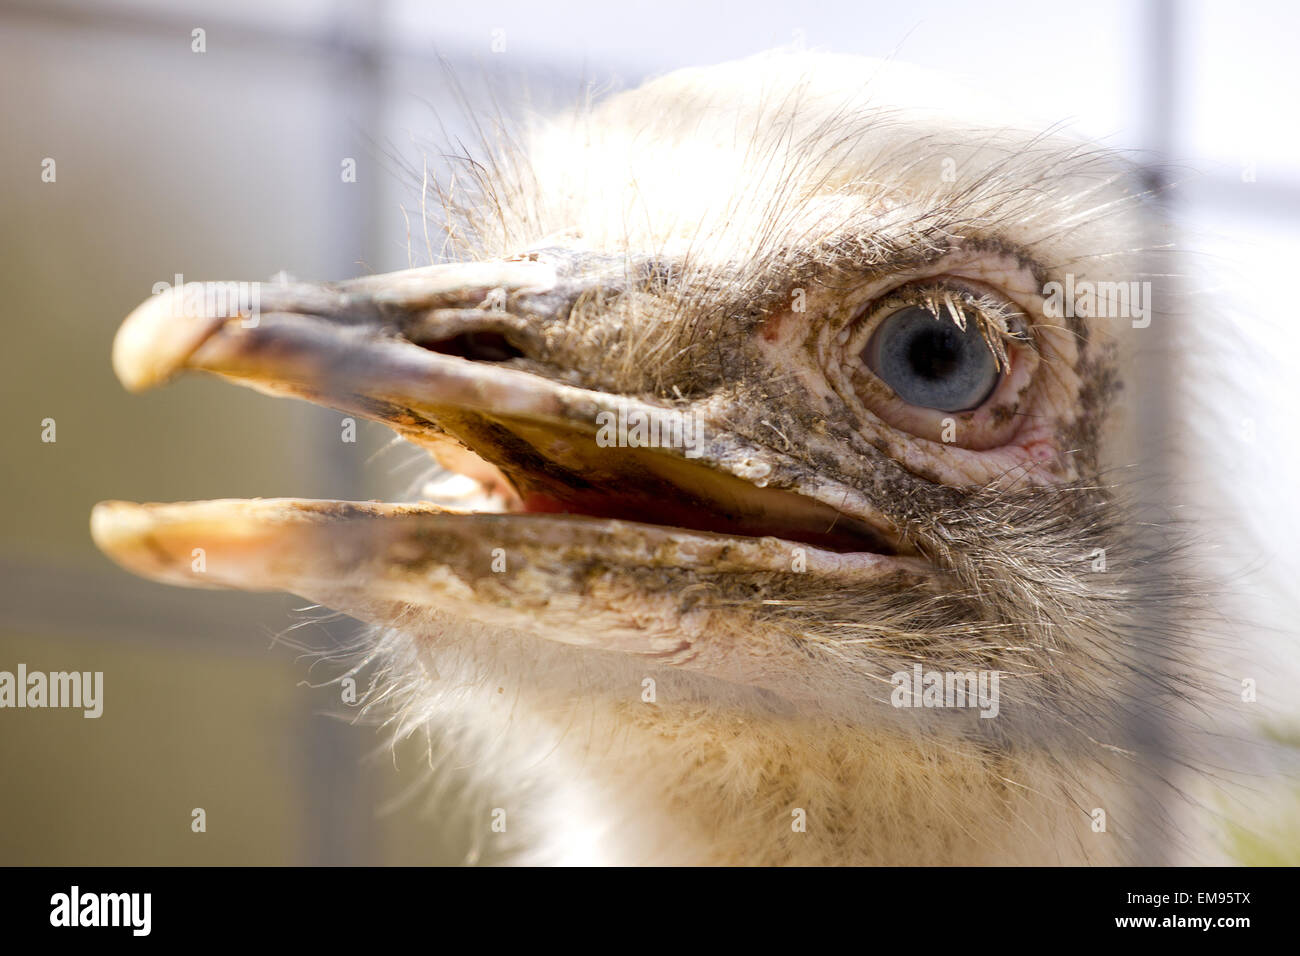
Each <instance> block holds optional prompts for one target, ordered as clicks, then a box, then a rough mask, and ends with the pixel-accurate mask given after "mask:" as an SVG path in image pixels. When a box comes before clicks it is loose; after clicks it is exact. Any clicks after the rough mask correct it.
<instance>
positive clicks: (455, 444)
mask: <svg viewBox="0 0 1300 956" xmlns="http://www.w3.org/2000/svg"><path fill="white" fill-rule="evenodd" d="M608 281H609V276H608V274H601V273H599V271H598V270H593V269H592V268H591V267H587V268H585V269H574V268H571V267H570V266H568V265H566V264H565V262H563V261H561V260H556V261H547V259H546V257H545V256H536V255H534V256H529V257H523V258H519V259H516V260H509V261H500V262H489V263H472V264H465V265H446V266H433V267H428V268H423V269H412V270H408V271H403V272H397V273H392V274H388V275H378V276H369V277H365V278H360V279H355V280H351V281H347V282H340V283H331V284H320V283H295V282H271V283H261V284H237V283H194V284H191V285H187V286H185V287H183V288H177V289H171V290H168V291H166V292H163V293H161V294H159V295H156V296H154V297H153V298H151V299H150V300H148V301H147V302H145V303H144V304H142V305H141V306H140V307H139V308H137V309H136V310H135V311H134V312H133V313H132V314H131V315H130V316H129V317H128V318H127V320H126V322H125V323H124V324H123V326H122V328H121V329H120V331H119V333H118V335H117V339H116V341H115V343H114V348H113V365H114V369H115V370H116V372H117V375H118V377H119V378H120V379H121V380H122V382H123V383H124V384H125V385H126V386H127V387H128V388H129V389H132V390H141V389H145V388H149V387H152V386H155V385H158V384H160V383H162V382H165V381H166V380H167V379H169V378H170V377H172V376H173V375H175V374H177V373H179V372H181V371H185V370H197V371H205V372H210V373H215V374H218V375H221V376H222V377H225V378H228V379H231V380H233V381H236V382H239V383H241V384H245V385H248V386H251V387H253V388H256V389H258V390H260V391H264V392H267V393H270V394H275V395H288V396H293V397H296V398H303V399H307V400H309V401H312V402H316V403H318V404H323V405H326V406H329V407H333V408H336V409H339V410H341V411H344V412H346V413H348V414H356V415H361V416H365V417H367V418H371V419H374V420H377V421H381V422H383V423H385V424H386V425H388V426H389V427H391V428H392V429H393V430H394V431H396V432H397V433H398V434H399V435H400V436H401V437H403V438H404V439H406V440H408V441H410V442H412V443H414V444H416V445H419V446H422V447H424V448H426V449H427V450H428V451H429V452H430V453H431V454H432V455H433V457H434V458H435V459H437V460H438V462H439V463H440V464H441V465H443V466H444V467H445V468H447V469H449V470H451V471H454V472H457V473H459V474H461V475H465V476H467V477H468V478H470V479H472V480H473V481H474V482H476V483H477V484H478V486H479V491H480V492H481V495H480V500H490V501H492V502H494V505H493V508H492V511H490V512H489V513H473V514H467V513H462V512H461V511H460V510H459V509H457V508H455V507H452V506H449V505H448V504H447V503H439V502H436V501H422V502H415V503H405V504H380V503H366V504H354V503H347V502H320V501H305V500H289V499H279V500H254V501H233V500H231V501H208V502H193V503H183V504H131V503H126V502H105V503H102V504H100V505H98V506H97V507H96V509H95V511H94V514H93V516H92V521H91V528H92V533H93V535H94V538H95V541H96V543H97V544H98V545H99V547H100V548H101V549H102V550H104V551H105V552H106V553H107V554H109V555H110V556H111V557H113V558H114V559H115V560H116V561H118V562H119V563H121V564H122V565H123V566H125V567H127V568H128V569H130V570H132V571H134V572H136V573H139V574H142V575H144V576H147V577H151V578H155V579H158V580H162V581H167V582H170V583H175V584H185V585H190V586H198V587H234V588H241V589H249V590H284V591H290V592H293V593H297V594H300V595H302V596H304V597H307V598H309V599H311V600H315V601H318V602H320V603H322V604H327V605H329V606H331V607H335V608H338V609H340V610H345V611H348V612H350V613H353V614H355V615H357V616H360V617H363V618H367V619H372V620H385V621H392V620H394V619H395V615H398V614H399V613H400V611H401V610H402V609H408V610H409V609H411V608H419V607H423V608H430V609H437V610H441V611H449V612H452V613H463V614H465V615H466V616H469V617H472V618H475V619H477V620H480V621H484V622H487V623H495V624H508V625H514V626H520V627H524V628H526V629H532V630H537V629H539V628H540V629H542V630H545V631H549V632H553V635H552V636H556V637H557V638H558V639H560V640H567V641H570V642H572V641H574V640H577V638H575V637H574V636H573V635H575V634H586V633H591V632H592V626H591V625H592V624H594V623H596V620H594V619H593V614H595V618H596V619H599V618H600V617H601V615H604V616H605V617H606V618H607V619H606V620H603V621H600V624H601V625H602V626H601V628H600V631H601V633H602V634H603V635H605V636H604V637H602V642H603V646H611V642H613V645H617V649H625V650H635V651H638V652H641V653H647V654H653V655H659V654H660V653H665V652H666V651H665V649H667V651H668V652H670V651H672V650H673V649H674V648H678V647H679V645H680V641H681V638H680V633H681V628H682V624H683V621H682V615H683V613H685V612H683V611H682V609H681V607H680V606H679V605H680V603H681V602H680V595H679V593H678V589H679V588H680V587H682V586H685V585H688V584H689V583H691V582H692V581H695V582H698V581H699V580H701V579H703V578H711V577H715V576H717V575H728V574H737V573H744V574H754V573H767V574H771V573H790V572H805V571H806V572H812V573H813V574H814V575H817V576H823V577H829V578H843V579H845V580H852V581H853V582H855V583H856V584H857V585H858V586H863V585H864V584H867V583H869V582H870V581H872V580H884V579H886V578H889V579H894V578H897V577H898V576H899V575H904V576H910V577H915V576H916V575H918V574H920V573H921V572H922V569H923V565H922V563H921V562H920V561H918V560H917V559H915V558H912V557H907V556H903V555H901V554H900V553H899V552H900V549H899V548H898V547H897V546H896V539H895V538H894V537H893V534H892V529H891V528H889V527H888V525H887V524H884V523H882V522H874V523H873V522H868V521H863V520H860V518H858V517H850V516H847V515H845V514H843V513H841V512H840V511H837V510H836V509H835V508H833V507H831V506H830V505H828V504H826V503H825V502H823V501H819V500H816V498H814V497H810V496H806V495H803V494H798V493H794V492H792V491H790V490H787V489H781V488H774V487H761V485H763V484H765V482H763V481H761V480H760V481H757V482H756V481H754V480H753V477H754V475H755V474H759V475H766V474H768V473H770V472H771V471H772V470H773V469H772V466H771V465H769V464H767V462H766V460H765V456H766V455H767V454H768V453H767V452H766V451H765V450H764V449H762V448H755V447H750V446H748V445H746V444H745V443H744V442H742V441H740V440H738V439H736V438H735V437H734V436H732V435H730V434H729V433H728V432H727V430H726V427H725V410H720V409H717V408H716V407H714V406H713V405H712V404H711V403H710V402H709V401H707V400H705V401H702V402H698V403H694V404H692V403H689V402H685V401H682V402H671V403H670V402H658V401H651V400H648V399H645V398H641V397H637V396H628V395H619V394H614V393H610V392H606V391H601V390H597V389H593V388H588V387H583V386H581V385H579V384H572V383H573V382H580V381H581V376H580V375H579V374H576V372H578V371H579V370H575V369H572V368H566V367H565V361H566V356H565V355H564V354H563V351H562V348H560V347H557V346H556V345H555V344H554V343H555V342H557V341H561V340H562V339H563V337H562V336H559V335H557V334H556V333H557V331H558V330H562V329H563V326H564V323H565V322H566V321H568V314H569V311H570V309H571V307H572V305H573V303H574V302H575V301H577V299H578V298H579V297H580V296H582V295H583V294H584V293H585V292H587V291H589V290H590V289H591V288H592V287H593V286H594V285H595V284H598V283H607V282H608ZM628 422H631V423H634V426H635V423H638V422H639V423H642V424H647V423H648V425H649V429H650V431H649V432H648V433H649V434H653V435H656V436H659V437H660V439H665V438H666V439H667V440H660V441H657V442H651V443H649V444H647V443H645V442H644V441H632V442H627V441H623V440H622V439H623V437H624V434H623V432H622V431H620V427H622V426H623V425H626V424H627V423H628ZM611 438H612V439H614V440H612V441H611V440H610V439H611ZM196 556H201V559H199V558H198V557H196ZM656 569H658V570H656ZM593 595H596V596H597V597H595V598H593ZM700 613H704V612H703V611H701V612H700ZM579 618H581V622H582V623H583V626H582V627H581V628H578V627H576V626H574V625H575V624H576V623H578V620H579ZM539 622H541V623H540V624H539ZM674 635H677V636H674ZM620 642H624V643H627V644H628V645H630V646H627V647H624V646H622V643H620Z"/></svg>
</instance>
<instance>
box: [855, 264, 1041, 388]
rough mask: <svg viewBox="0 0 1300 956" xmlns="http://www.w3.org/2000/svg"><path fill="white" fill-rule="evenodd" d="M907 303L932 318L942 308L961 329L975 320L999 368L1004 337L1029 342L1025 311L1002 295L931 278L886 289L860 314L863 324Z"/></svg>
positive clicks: (1003, 359) (1004, 357) (872, 322)
mask: <svg viewBox="0 0 1300 956" xmlns="http://www.w3.org/2000/svg"><path fill="white" fill-rule="evenodd" d="M908 306H921V307H922V308H924V309H926V310H928V311H929V312H930V313H931V314H932V315H934V316H935V317H936V318H937V317H939V316H940V315H942V314H943V313H944V312H945V311H946V312H947V314H948V315H949V316H950V317H951V318H952V320H953V322H954V323H956V325H957V327H958V328H960V329H963V330H964V329H965V328H966V323H967V322H968V321H970V320H972V319H973V320H974V321H975V322H977V323H979V329H980V334H981V336H982V337H983V339H984V342H985V344H986V345H988V347H989V351H990V352H992V353H993V361H994V364H995V366H996V368H997V370H998V371H999V372H1001V371H1004V370H1005V368H1006V366H1007V353H1006V342H1007V341H1008V340H1010V341H1013V342H1016V343H1017V344H1021V345H1032V344H1033V339H1032V337H1031V336H1030V334H1029V321H1028V319H1027V317H1026V316H1025V313H1024V312H1022V311H1021V310H1019V309H1017V308H1016V307H1015V306H1013V305H1012V304H1011V303H1010V302H1008V301H1007V300H1006V299H1004V298H1001V297H999V296H996V295H993V294H992V293H989V292H978V291H976V290H974V289H970V288H967V287H965V286H962V285H959V284H955V283H938V282H934V281H933V280H927V281H924V282H917V283H911V284H909V285H904V286H900V287H899V288H897V289H894V290H892V291H891V292H888V293H886V294H885V295H884V296H883V297H881V298H880V299H877V300H876V301H875V302H874V303H873V304H872V306H871V308H870V309H869V310H868V311H867V312H866V313H865V314H864V324H865V325H867V326H869V327H874V326H875V324H876V322H877V320H879V319H883V318H885V317H887V316H889V315H891V314H893V313H894V312H896V311H898V310H899V309H905V308H907V307H908Z"/></svg>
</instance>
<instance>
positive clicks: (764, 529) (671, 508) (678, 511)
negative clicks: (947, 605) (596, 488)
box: [521, 491, 897, 555]
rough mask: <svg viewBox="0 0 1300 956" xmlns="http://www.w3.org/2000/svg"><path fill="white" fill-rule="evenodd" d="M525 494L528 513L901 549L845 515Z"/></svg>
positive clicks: (852, 549)
mask: <svg viewBox="0 0 1300 956" xmlns="http://www.w3.org/2000/svg"><path fill="white" fill-rule="evenodd" d="M521 497H522V502H523V506H522V509H521V510H522V511H523V512H524V513H527V514H573V515H582V516H585V517H591V518H613V519H618V520H622V521H635V522H639V523H641V524H652V525H658V526H661V527H669V528H680V529H682V530H686V531H704V532H710V533H714V534H727V535H736V536H738V537H748V538H765V537H774V538H780V539H782V540H784V541H790V542H792V543H794V544H807V545H811V546H812V547H815V548H820V549H822V550H826V551H837V552H840V553H842V554H859V553H863V552H870V553H872V554H884V555H894V554H896V553H897V551H896V549H895V548H894V547H893V546H892V545H890V544H889V543H888V542H886V541H885V540H884V539H883V538H882V537H881V536H880V535H878V534H876V533H875V532H873V531H871V530H870V529H868V528H864V527H862V526H861V524H860V523H859V522H855V521H853V520H852V519H849V518H845V517H842V516H838V520H836V517H831V518H830V519H829V520H828V521H826V522H825V524H824V526H823V525H821V524H816V523H813V522H812V521H810V520H808V519H809V518H810V517H811V516H800V515H796V514H790V513H776V512H766V513H764V514H761V515H741V514H729V513H727V512H724V511H715V510H711V509H710V508H708V507H707V506H702V505H700V504H698V503H691V502H689V501H662V500H660V501H655V502H649V501H646V500H644V499H642V498H640V496H637V495H611V494H588V495H584V496H582V497H581V498H580V499H578V500H575V499H574V498H573V497H571V496H569V497H566V498H565V499H560V498H556V497H553V496H551V495H548V494H545V493H543V492H536V491H534V492H529V493H526V494H524V495H522V496H521Z"/></svg>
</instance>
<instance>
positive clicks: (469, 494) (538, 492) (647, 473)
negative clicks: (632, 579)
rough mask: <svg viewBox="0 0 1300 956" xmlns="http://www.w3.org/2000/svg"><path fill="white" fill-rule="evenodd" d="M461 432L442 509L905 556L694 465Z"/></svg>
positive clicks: (514, 432)
mask: <svg viewBox="0 0 1300 956" xmlns="http://www.w3.org/2000/svg"><path fill="white" fill-rule="evenodd" d="M458 425H459V426H460V427H458V428H457V431H458V432H459V434H460V437H461V439H462V440H463V441H465V445H463V446H461V447H459V449H458V450H457V454H456V455H455V457H449V456H448V455H446V454H445V453H444V450H443V449H439V450H438V454H437V457H438V458H439V460H440V461H441V462H442V463H443V464H444V466H446V467H447V468H448V472H447V475H446V477H445V479H444V480H443V481H442V482H440V483H438V484H437V485H436V486H430V485H426V486H425V488H424V489H423V490H422V496H424V497H426V498H428V499H429V500H432V501H434V502H435V503H437V504H439V505H440V506H450V507H452V508H454V509H456V510H461V511H498V512H509V513H516V514H555V515H575V516H582V517H588V518H605V519H612V520H619V521H629V522H637V523H639V524H649V525H656V526H659V527H667V528H678V529H682V530H685V531H694V532H706V533H713V534H725V535H734V536H738V537H752V538H763V537H774V538H779V539H781V540H784V541H788V542H791V543H792V544H805V545H810V546H812V547H816V548H820V549H823V550H827V551H835V552H839V553H844V554H861V553H872V554H881V555H898V554H900V553H901V552H900V550H899V548H898V547H897V546H896V545H895V544H894V543H893V542H892V541H891V540H890V539H889V537H888V536H886V535H885V534H883V533H880V532H878V531H877V530H876V529H875V528H873V527H871V526H870V525H868V524H866V523H865V522H863V521H860V520H857V519H855V518H852V517H849V516H848V515H845V514H843V513H841V512H840V511H838V510H836V509H834V508H832V507H830V506H829V505H826V504H824V503H822V502H820V501H816V500H813V499H810V498H807V497H804V496H803V495H800V494H796V493H794V492H791V491H785V490H781V489H777V488H770V487H759V486H757V485H754V484H752V483H750V482H747V481H744V480H742V479H740V478H736V477H734V476H731V475H728V474H725V473H722V472H719V471H717V470H714V469H712V468H708V467H705V466H703V465H701V464H698V463H695V462H690V461H684V460H682V459H679V458H673V457H669V456H666V455H664V454H662V453H654V452H647V451H644V450H640V449H631V448H608V449H603V448H597V446H596V445H595V444H594V443H593V442H590V441H586V440H581V439H577V438H575V436H572V435H560V434H557V433H556V432H553V431H550V430H546V429H538V428H536V427H535V426H531V425H526V424H524V423H520V422H511V423H509V426H508V427H504V426H503V424H502V423H499V422H493V423H487V422H485V421H484V420H482V419H479V420H477V421H476V422H474V423H472V424H471V423H470V422H469V421H463V420H462V421H461V422H459V423H458ZM467 439H468V440H467ZM466 446H470V447H473V448H475V449H476V451H470V450H469V447H466ZM431 450H433V449H431ZM485 476H487V477H485ZM453 498H456V499H457V500H452V499H453Z"/></svg>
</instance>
